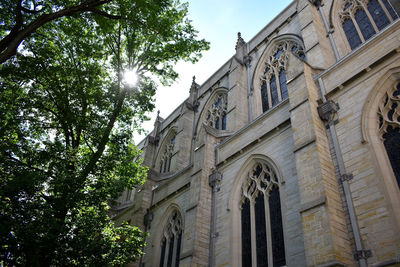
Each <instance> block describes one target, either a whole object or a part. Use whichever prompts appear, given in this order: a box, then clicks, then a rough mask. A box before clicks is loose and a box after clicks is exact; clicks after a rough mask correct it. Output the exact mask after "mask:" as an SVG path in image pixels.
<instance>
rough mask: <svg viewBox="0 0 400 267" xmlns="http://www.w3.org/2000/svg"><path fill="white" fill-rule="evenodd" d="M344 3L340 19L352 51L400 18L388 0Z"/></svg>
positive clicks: (358, 0)
mask: <svg viewBox="0 0 400 267" xmlns="http://www.w3.org/2000/svg"><path fill="white" fill-rule="evenodd" d="M342 2H343V3H342V8H341V11H340V12H339V18H340V21H341V24H342V27H343V31H344V33H345V35H346V37H347V41H348V42H349V45H350V47H351V49H352V50H353V49H355V48H356V47H358V46H359V45H360V44H362V43H363V42H365V41H367V40H368V39H370V38H371V37H372V36H374V35H375V34H376V33H377V32H379V31H381V30H382V29H383V28H385V27H386V26H387V25H389V24H390V23H392V22H393V21H394V20H396V19H397V18H398V17H399V15H398V14H397V13H396V11H395V9H394V8H393V6H392V5H391V3H390V2H389V1H388V0H342Z"/></svg>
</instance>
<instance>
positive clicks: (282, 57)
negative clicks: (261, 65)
mask: <svg viewBox="0 0 400 267" xmlns="http://www.w3.org/2000/svg"><path fill="white" fill-rule="evenodd" d="M289 52H292V53H293V54H295V55H297V56H298V57H300V58H301V59H303V60H304V59H305V54H304V49H303V47H301V46H300V45H299V44H297V43H295V42H293V41H283V42H281V43H279V44H278V45H276V47H275V48H274V49H273V51H272V53H271V56H270V57H269V58H268V60H267V62H266V66H265V71H264V75H263V76H262V77H261V103H262V109H263V112H265V111H267V110H269V109H270V108H272V107H274V106H275V105H277V104H278V103H279V102H281V101H283V100H285V99H287V98H288V91H287V85H286V82H287V80H286V68H287V66H286V65H287V60H288V53H289Z"/></svg>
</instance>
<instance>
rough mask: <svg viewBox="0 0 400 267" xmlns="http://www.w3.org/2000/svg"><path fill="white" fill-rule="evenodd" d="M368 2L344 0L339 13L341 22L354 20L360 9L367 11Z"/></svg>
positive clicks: (363, 0) (364, 0)
mask: <svg viewBox="0 0 400 267" xmlns="http://www.w3.org/2000/svg"><path fill="white" fill-rule="evenodd" d="M368 2H369V1H368V0H344V1H342V6H341V8H340V11H339V18H340V22H341V23H343V22H344V21H345V20H346V19H351V18H354V14H355V13H356V12H357V11H358V10H360V9H364V10H366V9H367V5H368Z"/></svg>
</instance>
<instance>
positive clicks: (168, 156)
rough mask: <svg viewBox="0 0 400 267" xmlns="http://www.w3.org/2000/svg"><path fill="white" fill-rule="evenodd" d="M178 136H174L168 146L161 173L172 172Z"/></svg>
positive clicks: (165, 150) (162, 161)
mask: <svg viewBox="0 0 400 267" xmlns="http://www.w3.org/2000/svg"><path fill="white" fill-rule="evenodd" d="M175 141H176V136H175V135H174V136H173V137H172V138H171V139H170V141H169V143H168V144H167V145H166V147H165V149H164V152H163V154H162V157H161V161H160V173H166V172H170V171H171V161H172V157H173V156H174V147H175Z"/></svg>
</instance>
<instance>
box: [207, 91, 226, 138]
mask: <svg viewBox="0 0 400 267" xmlns="http://www.w3.org/2000/svg"><path fill="white" fill-rule="evenodd" d="M227 108H228V101H227V95H226V93H220V94H217V95H216V97H215V100H214V102H213V104H212V105H211V107H210V108H209V109H208V111H207V117H206V124H207V125H209V126H211V127H213V128H215V129H217V130H226V114H227Z"/></svg>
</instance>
